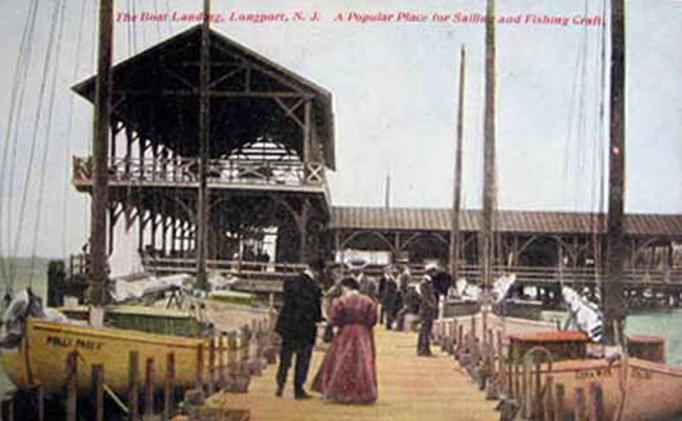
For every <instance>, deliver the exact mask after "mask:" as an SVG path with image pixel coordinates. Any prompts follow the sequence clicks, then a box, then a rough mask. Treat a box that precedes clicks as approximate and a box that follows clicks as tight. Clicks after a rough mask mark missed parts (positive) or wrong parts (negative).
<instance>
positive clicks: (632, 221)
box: [330, 206, 682, 239]
mask: <svg viewBox="0 0 682 421" xmlns="http://www.w3.org/2000/svg"><path fill="white" fill-rule="evenodd" d="M450 212H451V211H450V209H435V208H432V209H424V208H380V207H346V206H335V207H333V208H332V218H331V223H330V228H331V229H334V230H341V229H349V230H368V231H450V227H451V224H450V217H451V213H450ZM460 221H461V222H460V224H461V230H462V231H478V230H479V229H480V225H481V224H480V221H481V211H479V210H463V211H462V213H461V219H460ZM604 221H605V218H604V215H603V214H601V215H600V214H594V213H578V212H547V211H517V210H500V211H498V212H497V222H496V227H495V229H496V230H497V231H501V232H518V233H548V234H564V233H566V234H590V233H592V232H595V231H598V232H604V227H605V224H604ZM625 223H626V233H627V234H629V235H636V236H639V235H647V236H648V235H657V236H669V237H675V238H681V239H682V215H680V214H675V215H660V214H630V215H626V219H625Z"/></svg>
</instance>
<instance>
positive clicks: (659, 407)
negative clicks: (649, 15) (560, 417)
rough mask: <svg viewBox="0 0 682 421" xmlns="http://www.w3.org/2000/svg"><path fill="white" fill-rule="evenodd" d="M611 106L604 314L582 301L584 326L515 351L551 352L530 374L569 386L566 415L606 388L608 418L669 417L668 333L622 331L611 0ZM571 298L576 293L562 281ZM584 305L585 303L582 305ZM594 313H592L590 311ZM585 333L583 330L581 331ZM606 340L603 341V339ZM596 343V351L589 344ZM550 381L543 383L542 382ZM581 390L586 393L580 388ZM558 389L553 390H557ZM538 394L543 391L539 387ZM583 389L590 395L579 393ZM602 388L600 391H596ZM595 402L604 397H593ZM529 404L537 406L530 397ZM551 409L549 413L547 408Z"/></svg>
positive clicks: (617, 28)
mask: <svg viewBox="0 0 682 421" xmlns="http://www.w3.org/2000/svg"><path fill="white" fill-rule="evenodd" d="M610 7H611V11H610V12H611V55H612V58H611V60H612V64H611V73H610V77H611V106H610V107H609V112H610V125H611V130H610V136H611V138H610V147H609V149H608V150H609V174H610V178H609V208H608V214H607V224H606V225H607V258H606V262H605V263H606V264H605V266H606V273H607V279H606V280H605V281H604V283H603V285H602V294H601V298H602V299H601V303H600V307H601V309H600V310H602V311H603V320H599V319H598V318H595V316H594V312H593V311H594V310H590V308H589V307H593V308H594V309H596V308H597V306H596V305H590V304H582V308H581V309H580V311H581V312H582V313H583V314H581V315H579V316H580V317H582V318H583V319H584V322H583V324H584V326H583V328H582V329H581V330H582V331H583V332H584V333H583V332H559V333H558V334H554V335H532V334H525V335H518V336H516V337H510V351H509V352H510V355H512V358H514V359H516V360H517V362H519V357H521V356H523V357H521V358H522V361H523V362H524V365H526V366H528V365H529V364H532V361H533V359H534V358H536V357H535V356H534V354H538V353H539V354H544V359H543V360H536V361H542V362H544V363H540V365H536V366H535V369H529V370H528V371H529V374H530V376H531V378H537V379H538V380H539V381H540V384H544V385H547V379H548V377H549V376H551V378H552V382H553V383H554V384H558V383H561V384H562V385H563V388H564V390H565V398H564V401H563V405H564V408H565V411H566V415H573V416H576V417H579V415H580V412H581V411H583V410H584V409H583V408H581V407H580V405H579V404H578V402H580V401H582V402H583V403H585V399H586V398H585V396H589V395H590V394H591V392H592V391H594V390H599V389H600V390H601V396H602V405H601V407H599V408H598V409H597V410H598V411H600V412H601V414H602V415H601V416H602V418H603V419H609V420H650V419H670V418H673V417H675V416H679V415H680V414H681V413H682V368H679V367H671V366H669V365H667V364H666V363H665V341H664V340H663V339H662V338H652V337H631V338H627V337H626V336H625V335H624V332H623V325H624V319H625V310H626V309H625V303H624V302H623V301H622V297H623V292H622V287H623V284H622V281H623V279H624V277H623V267H624V255H623V251H622V250H623V233H624V221H623V212H624V193H625V183H624V177H625V174H624V155H625V132H624V127H625V76H624V75H625V53H626V51H625V35H624V32H625V31H624V28H625V17H624V12H625V4H624V1H623V0H614V1H612V2H611V5H610ZM562 294H563V295H564V296H565V297H566V296H568V297H573V298H574V299H576V300H577V299H578V297H577V294H576V293H575V292H572V291H571V290H570V289H568V288H565V287H564V288H563V291H562ZM576 305H578V306H580V305H581V304H579V303H578V304H576ZM590 313H592V314H590ZM580 335H582V336H580ZM600 342H601V343H600ZM590 348H592V351H590ZM541 387H543V386H541ZM579 391H582V392H579ZM553 392H554V391H550V393H553ZM533 393H538V394H539V393H544V392H540V391H538V390H536V391H535V392H533ZM579 393H583V396H579ZM597 393H599V392H597ZM531 394H532V393H528V394H526V396H525V397H522V398H521V399H522V400H523V402H522V403H521V406H525V407H526V408H525V409H526V410H525V411H524V412H525V414H526V415H531V416H535V417H539V416H541V414H539V413H538V411H537V408H535V409H534V408H528V406H529V404H528V402H529V401H530V400H532V398H531V397H529V395H531ZM587 401H589V402H590V403H591V405H593V406H600V405H598V403H597V402H596V401H597V399H594V398H593V397H591V396H590V397H588V398H587ZM530 406H533V405H532V404H530ZM544 415H545V416H546V414H544Z"/></svg>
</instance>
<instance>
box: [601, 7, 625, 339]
mask: <svg viewBox="0 0 682 421" xmlns="http://www.w3.org/2000/svg"><path fill="white" fill-rule="evenodd" d="M610 27H611V72H610V74H611V88H610V95H609V99H610V106H609V108H608V110H609V113H610V115H609V121H610V123H611V127H610V130H609V137H610V139H609V149H608V151H609V159H608V162H609V190H608V191H609V197H608V208H607V209H608V215H607V217H606V261H605V263H606V265H605V266H606V267H605V269H606V277H607V278H606V279H605V280H604V282H602V285H601V287H602V291H601V297H602V303H603V313H604V337H603V339H604V343H605V344H607V345H616V343H617V340H620V338H622V337H623V325H624V319H625V303H624V302H623V269H624V268H623V266H624V263H625V255H626V253H627V246H626V244H625V214H624V212H625V147H626V143H625V126H626V122H625V119H626V115H625V61H626V60H625V54H626V46H625V0H613V1H612V2H611V25H610Z"/></svg>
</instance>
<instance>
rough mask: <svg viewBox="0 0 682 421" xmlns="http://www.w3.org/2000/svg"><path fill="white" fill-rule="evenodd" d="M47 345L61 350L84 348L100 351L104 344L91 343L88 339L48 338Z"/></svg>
mask: <svg viewBox="0 0 682 421" xmlns="http://www.w3.org/2000/svg"><path fill="white" fill-rule="evenodd" d="M47 344H48V345H50V346H57V347H60V348H71V347H76V348H84V349H89V350H91V351H99V350H100V349H102V345H104V343H103V342H98V341H90V340H86V339H74V338H67V337H61V336H48V337H47Z"/></svg>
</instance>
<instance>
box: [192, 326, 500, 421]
mask: <svg viewBox="0 0 682 421" xmlns="http://www.w3.org/2000/svg"><path fill="white" fill-rule="evenodd" d="M375 340H376V349H377V375H378V381H379V399H378V401H377V402H376V403H375V404H374V405H340V404H332V403H328V402H325V401H323V400H322V399H321V398H319V397H317V396H316V397H314V398H313V399H311V400H308V401H297V400H295V399H294V398H293V390H292V386H291V374H293V373H289V374H290V378H289V382H288V383H287V388H286V389H285V393H284V396H283V397H282V398H277V397H275V372H276V369H277V367H276V366H274V365H272V366H269V367H268V369H266V370H264V372H263V375H262V376H261V377H255V378H253V379H252V380H251V384H250V386H249V393H247V394H228V393H222V392H221V393H217V394H214V395H213V396H211V397H209V399H208V400H207V402H206V405H205V406H204V407H203V408H202V409H201V412H203V413H205V414H206V415H207V416H208V415H209V414H221V413H222V414H227V413H230V412H235V413H239V410H248V411H249V412H250V416H251V419H253V420H345V419H358V420H361V419H362V420H369V419H371V420H417V419H418V420H424V421H426V420H440V419H455V418H459V416H462V417H463V418H461V419H468V420H498V419H499V418H500V414H499V412H497V411H495V406H496V405H497V402H495V401H489V400H486V398H485V394H484V393H483V392H480V391H479V390H478V387H477V385H476V384H474V383H473V382H472V381H471V380H470V379H469V377H468V376H467V375H466V374H465V373H464V371H463V370H462V369H461V368H460V366H459V364H458V362H457V361H456V360H455V359H453V358H452V357H451V356H448V355H447V354H444V353H436V356H435V357H432V358H424V357H417V354H416V343H417V335H416V334H415V333H411V332H393V331H386V330H384V328H383V326H379V327H377V328H376V329H375ZM432 348H433V350H434V351H435V350H436V348H437V347H436V346H433V347H432ZM323 355H324V354H323V352H321V351H319V350H318V351H316V352H315V353H314V354H313V360H312V362H311V368H310V375H309V376H308V377H309V379H312V377H313V376H314V374H315V371H316V370H317V368H318V367H319V365H320V363H321V361H322V356H323ZM292 371H293V370H292Z"/></svg>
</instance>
